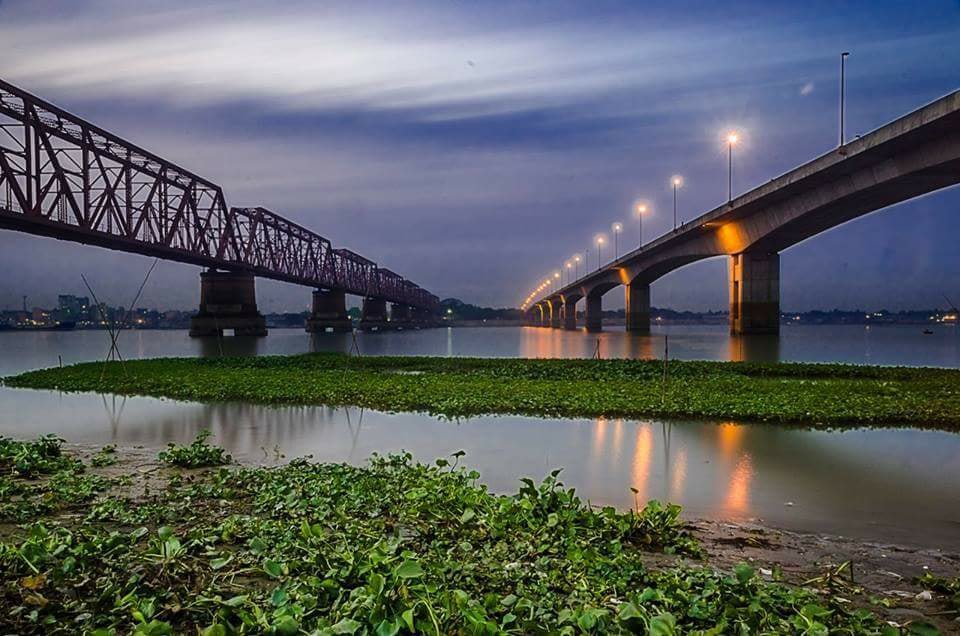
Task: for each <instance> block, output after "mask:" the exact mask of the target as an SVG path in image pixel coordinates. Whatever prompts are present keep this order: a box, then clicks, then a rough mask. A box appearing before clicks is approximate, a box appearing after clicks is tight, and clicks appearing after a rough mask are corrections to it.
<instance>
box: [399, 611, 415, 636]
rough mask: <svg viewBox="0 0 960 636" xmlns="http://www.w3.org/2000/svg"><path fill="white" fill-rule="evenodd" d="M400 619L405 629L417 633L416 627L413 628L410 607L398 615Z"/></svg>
mask: <svg viewBox="0 0 960 636" xmlns="http://www.w3.org/2000/svg"><path fill="white" fill-rule="evenodd" d="M400 617H401V618H402V619H403V622H404V623H406V624H407V629H409V630H410V631H411V632H415V631H417V630H416V627H414V623H413V608H412V607H411V608H410V609H408V610H405V611H404V612H403V614H401V615H400Z"/></svg>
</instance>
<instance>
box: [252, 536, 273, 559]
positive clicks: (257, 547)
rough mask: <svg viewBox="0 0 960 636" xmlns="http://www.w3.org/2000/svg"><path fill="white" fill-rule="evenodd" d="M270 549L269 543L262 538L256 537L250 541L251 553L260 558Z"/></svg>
mask: <svg viewBox="0 0 960 636" xmlns="http://www.w3.org/2000/svg"><path fill="white" fill-rule="evenodd" d="M269 547H270V546H268V545H267V542H266V541H264V540H263V539H261V538H260V537H254V538H253V539H252V540H251V541H250V551H251V552H253V553H254V554H256V555H258V556H259V555H261V554H263V553H264V552H266V551H267V549H268V548H269Z"/></svg>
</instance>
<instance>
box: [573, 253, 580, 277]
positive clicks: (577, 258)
mask: <svg viewBox="0 0 960 636" xmlns="http://www.w3.org/2000/svg"><path fill="white" fill-rule="evenodd" d="M573 267H574V270H575V272H574V276H576V278H574V280H580V255H579V254H574V255H573Z"/></svg>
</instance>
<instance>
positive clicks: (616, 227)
mask: <svg viewBox="0 0 960 636" xmlns="http://www.w3.org/2000/svg"><path fill="white" fill-rule="evenodd" d="M610 229H612V230H613V260H617V259H618V258H620V232H621V230H623V224H622V223H620V222H619V221H618V222H616V223H614V224H613V225H611V226H610Z"/></svg>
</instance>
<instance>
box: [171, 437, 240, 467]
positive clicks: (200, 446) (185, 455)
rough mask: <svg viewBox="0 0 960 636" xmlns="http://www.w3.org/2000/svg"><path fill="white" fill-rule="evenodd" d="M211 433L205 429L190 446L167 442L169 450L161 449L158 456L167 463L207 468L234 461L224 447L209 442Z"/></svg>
mask: <svg viewBox="0 0 960 636" xmlns="http://www.w3.org/2000/svg"><path fill="white" fill-rule="evenodd" d="M211 435H212V433H211V432H210V431H208V430H203V431H200V432H199V433H197V437H196V438H195V439H194V440H193V442H191V443H190V445H189V446H181V445H178V444H174V443H170V444H167V450H164V451H160V453H158V454H157V458H158V459H159V460H160V461H162V462H164V463H165V464H170V465H172V466H180V467H182V468H207V467H211V466H223V465H224V464H229V463H230V462H232V461H233V458H232V457H231V456H230V455H229V454H227V452H226V451H225V450H224V449H222V448H220V447H219V446H212V445H210V444H208V443H207V439H208V438H209V437H210V436H211Z"/></svg>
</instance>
